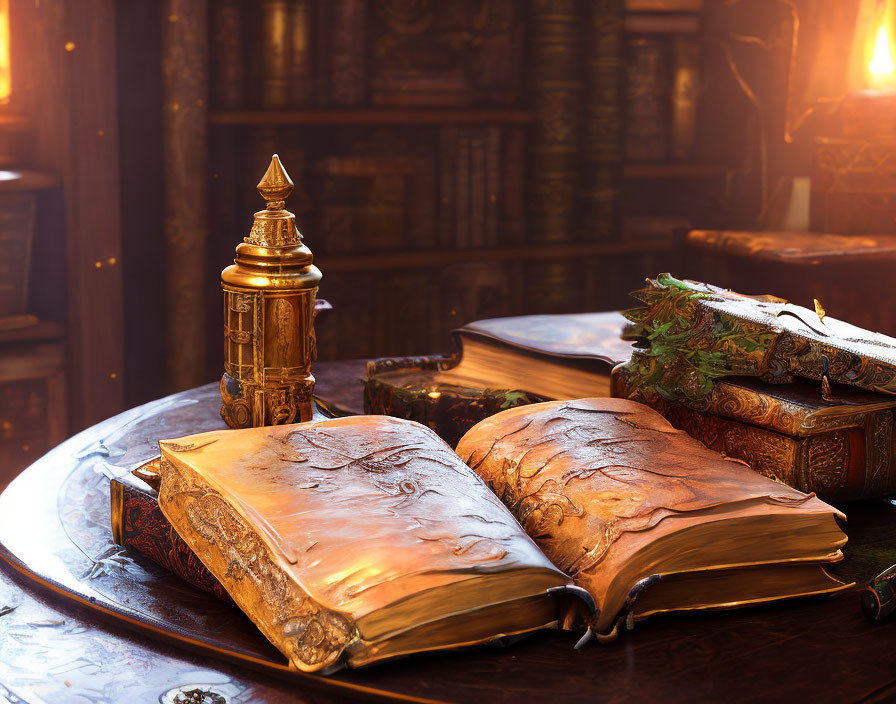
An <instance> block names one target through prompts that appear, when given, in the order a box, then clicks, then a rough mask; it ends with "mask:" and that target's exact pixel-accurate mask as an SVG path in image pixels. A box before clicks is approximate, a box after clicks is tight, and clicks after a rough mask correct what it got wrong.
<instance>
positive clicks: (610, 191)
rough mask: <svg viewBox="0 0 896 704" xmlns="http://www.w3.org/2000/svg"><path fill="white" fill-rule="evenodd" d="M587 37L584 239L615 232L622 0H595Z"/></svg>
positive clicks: (604, 237)
mask: <svg viewBox="0 0 896 704" xmlns="http://www.w3.org/2000/svg"><path fill="white" fill-rule="evenodd" d="M590 8H591V21H590V22H589V24H588V30H587V31H588V33H589V39H590V41H588V42H587V43H586V47H587V48H586V68H587V71H586V80H587V86H588V90H587V91H586V101H585V120H584V130H583V132H584V150H583V172H582V176H583V178H582V182H581V185H580V186H579V188H580V199H581V201H582V209H583V212H582V231H583V237H584V238H585V239H592V240H608V239H613V238H616V237H618V235H619V227H618V226H619V200H620V190H621V177H622V173H621V168H622V108H623V104H624V98H623V96H624V85H625V28H624V26H623V18H624V8H623V2H622V0H613V1H612V2H605V3H594V4H592V5H591V6H590Z"/></svg>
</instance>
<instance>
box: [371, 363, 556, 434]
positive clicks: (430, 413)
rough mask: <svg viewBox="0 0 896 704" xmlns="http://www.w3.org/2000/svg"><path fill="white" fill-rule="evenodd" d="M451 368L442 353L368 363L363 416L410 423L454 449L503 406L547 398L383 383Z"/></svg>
mask: <svg viewBox="0 0 896 704" xmlns="http://www.w3.org/2000/svg"><path fill="white" fill-rule="evenodd" d="M456 364H457V360H456V359H454V358H452V357H448V356H443V355H432V356H429V357H399V358H385V359H378V360H374V361H370V362H368V363H367V379H366V380H365V382H364V413H367V414H369V415H385V416H393V417H395V418H404V419H406V420H413V421H416V422H417V423H420V424H421V425H425V426H426V427H427V428H430V429H432V430H433V431H434V432H435V433H436V434H437V435H438V436H439V437H440V438H442V439H443V440H444V441H445V442H447V443H448V444H449V445H451V447H454V446H455V445H457V443H458V441H459V440H460V439H461V437H463V435H464V433H466V432H467V431H468V430H469V429H470V428H472V427H473V426H474V425H476V424H477V423H479V422H480V421H482V420H485V419H486V418H488V417H489V416H493V415H495V414H496V413H500V412H501V411H505V410H507V409H508V408H515V407H516V406H523V405H526V404H530V403H538V402H540V401H545V400H547V399H545V398H543V397H541V396H538V395H536V394H529V393H526V392H524V391H519V390H516V389H483V388H481V387H469V386H460V385H446V384H437V383H435V382H433V381H428V382H426V383H420V384H396V383H394V382H393V381H390V379H389V376H390V375H393V374H394V373H395V372H405V373H410V374H414V375H420V376H424V377H434V376H435V375H436V374H437V373H438V372H439V371H442V370H445V369H450V368H451V367H452V366H454V365H456Z"/></svg>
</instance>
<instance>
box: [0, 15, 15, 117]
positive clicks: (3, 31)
mask: <svg viewBox="0 0 896 704" xmlns="http://www.w3.org/2000/svg"><path fill="white" fill-rule="evenodd" d="M9 63H10V61H9V0H0V105H5V104H6V103H8V102H9V96H10V94H11V93H12V74H11V72H10V67H9Z"/></svg>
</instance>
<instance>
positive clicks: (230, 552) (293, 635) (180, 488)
mask: <svg viewBox="0 0 896 704" xmlns="http://www.w3.org/2000/svg"><path fill="white" fill-rule="evenodd" d="M160 447H161V449H162V462H163V470H164V471H163V472H162V485H161V489H160V491H159V506H160V507H161V509H162V512H163V513H164V514H165V517H166V518H167V519H168V521H169V522H170V523H171V525H172V526H173V527H174V529H175V530H176V531H177V533H178V534H179V535H180V536H181V538H183V539H184V541H185V542H186V543H187V545H189V547H190V549H191V550H193V552H195V553H196V555H197V556H198V557H199V558H200V560H201V561H202V563H203V564H204V565H205V566H206V567H207V568H208V570H209V571H210V572H211V573H212V574H213V575H215V577H216V578H217V579H218V580H219V581H220V582H221V584H222V585H223V586H224V588H225V589H226V590H227V593H228V594H230V596H231V598H232V599H233V600H234V601H235V602H236V604H237V605H238V606H239V607H240V609H242V611H243V612H244V613H245V614H246V615H247V616H249V618H250V619H251V620H252V621H253V623H255V625H256V626H257V627H258V629H259V630H260V631H261V632H262V633H263V634H264V635H265V637H267V638H268V640H270V641H271V642H272V643H273V644H274V645H276V646H277V648H278V649H279V650H280V652H282V653H284V654H286V653H290V656H289V658H288V659H289V663H290V666H291V667H293V668H295V669H298V670H300V671H302V672H318V671H322V670H332V669H336V668H337V667H338V666H339V665H340V661H341V659H342V655H343V653H344V652H345V651H346V649H347V648H349V646H351V645H352V644H354V643H357V642H358V640H359V634H358V630H357V627H356V626H355V624H354V623H353V622H352V621H351V620H350V619H349V618H347V617H346V615H344V614H341V613H337V612H335V611H331V610H329V609H325V608H323V607H322V606H321V605H320V604H318V603H317V602H316V601H315V600H314V599H312V598H311V596H309V595H308V593H307V592H305V591H304V590H303V589H302V588H301V587H300V586H299V585H298V584H297V583H296V582H295V581H294V580H292V579H291V578H290V577H289V576H288V575H287V573H286V571H285V570H284V569H283V567H282V566H281V565H280V564H279V560H277V559H276V558H275V557H274V555H275V554H276V553H275V551H274V550H273V549H272V547H271V546H270V545H268V543H267V541H266V540H265V539H264V538H263V537H262V536H261V535H260V534H259V533H258V532H257V531H255V530H254V529H253V528H252V527H251V525H250V524H249V522H248V521H247V520H246V519H245V517H244V516H243V515H242V514H241V512H240V511H239V510H238V509H237V507H235V506H234V505H233V504H232V503H231V502H229V501H228V500H227V499H225V498H224V497H223V496H222V495H221V494H220V493H219V492H217V491H216V490H215V489H213V488H212V487H210V486H208V485H206V484H204V483H202V482H199V481H197V480H196V478H195V477H191V476H188V475H187V472H191V470H185V469H184V468H183V467H182V466H180V465H181V462H178V461H177V460H176V459H174V458H173V456H172V450H171V449H169V448H167V447H166V445H165V443H164V442H163V443H160ZM191 473H192V472H191ZM228 532H235V533H237V534H238V536H239V539H238V540H234V539H233V536H228ZM275 605H276V608H275Z"/></svg>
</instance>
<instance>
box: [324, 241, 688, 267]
mask: <svg viewBox="0 0 896 704" xmlns="http://www.w3.org/2000/svg"><path fill="white" fill-rule="evenodd" d="M672 249H673V243H672V241H671V240H670V239H669V238H647V239H644V240H640V241H637V242H568V243H562V244H555V245H528V246H519V247H489V248H481V249H436V250H419V251H415V250H404V251H400V252H388V253H368V254H362V255H345V256H338V255H337V256H323V257H317V264H318V265H319V266H320V267H321V268H322V269H324V270H325V271H327V272H330V273H339V274H342V273H345V272H350V271H372V270H376V271H388V270H397V269H418V268H421V269H426V268H436V267H445V266H451V265H455V264H463V263H465V262H469V261H474V262H523V261H535V262H537V261H554V260H566V259H578V258H580V257H610V256H617V255H619V256H622V255H632V254H659V253H661V252H669V251H672Z"/></svg>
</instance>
